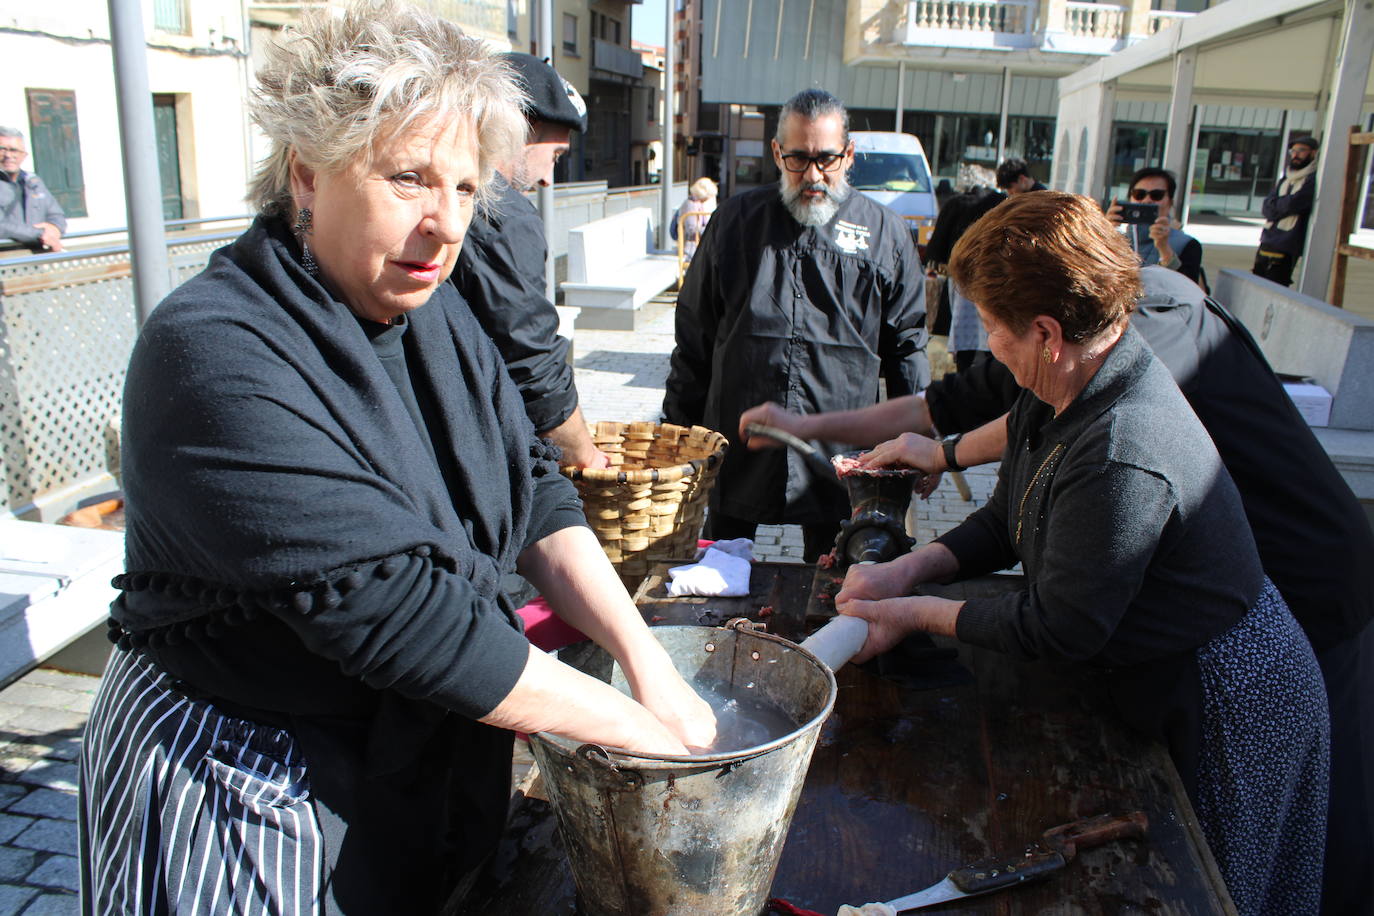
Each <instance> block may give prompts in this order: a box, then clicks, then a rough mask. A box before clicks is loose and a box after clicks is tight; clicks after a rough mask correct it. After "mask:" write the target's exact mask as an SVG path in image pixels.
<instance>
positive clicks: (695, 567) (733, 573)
mask: <svg viewBox="0 0 1374 916" xmlns="http://www.w3.org/2000/svg"><path fill="white" fill-rule="evenodd" d="M746 540H747V539H746ZM746 550H747V548H746ZM668 575H669V576H670V577H671V578H672V580H673V581H672V584H671V585H669V586H668V594H669V595H671V596H673V597H674V598H681V597H683V596H684V595H709V596H711V597H717V598H732V597H737V596H740V595H747V594H749V561H748V560H746V559H744V558H742V557H737V556H732V555H731V554H729V553H727V552H726V551H724V550H717V549H716V545H714V544H713V545H712V546H710V547H708V548H706V553H705V554H703V555H702V557H701V559H700V560H699V561H698V562H696V563H693V564H692V565H690V566H674V567H673V568H672V569H670V570H668Z"/></svg>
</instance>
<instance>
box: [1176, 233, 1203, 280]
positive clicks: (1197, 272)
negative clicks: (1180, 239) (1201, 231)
mask: <svg viewBox="0 0 1374 916" xmlns="http://www.w3.org/2000/svg"><path fill="white" fill-rule="evenodd" d="M1178 272H1179V273H1181V274H1183V276H1185V277H1187V278H1188V279H1189V280H1192V281H1193V282H1194V283H1196V282H1197V281H1198V277H1200V276H1202V243H1201V242H1199V241H1198V240H1197V239H1193V240H1192V241H1191V242H1189V243H1188V244H1187V245H1184V246H1183V250H1182V251H1180V252H1179V253H1178Z"/></svg>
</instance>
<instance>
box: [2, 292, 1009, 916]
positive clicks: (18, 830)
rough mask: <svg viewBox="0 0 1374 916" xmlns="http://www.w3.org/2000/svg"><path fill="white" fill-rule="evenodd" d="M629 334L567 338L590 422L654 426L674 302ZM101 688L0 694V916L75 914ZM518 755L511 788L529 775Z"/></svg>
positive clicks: (962, 506) (654, 309) (928, 514)
mask: <svg viewBox="0 0 1374 916" xmlns="http://www.w3.org/2000/svg"><path fill="white" fill-rule="evenodd" d="M638 324H639V328H638V329H637V330H635V331H584V330H579V331H578V332H577V333H576V334H575V336H574V358H575V361H576V370H577V387H578V391H579V393H580V395H581V399H582V409H583V413H584V414H585V415H586V417H587V419H588V420H589V421H592V422H595V421H597V420H617V421H622V422H625V421H632V420H657V419H658V417H659V411H660V409H661V407H662V405H663V383H664V380H665V379H666V378H667V375H668V359H669V356H670V355H671V353H672V350H673V309H672V305H671V301H664V300H655V301H653V302H651V303H649V304H647V305H646V306H645V308H644V312H643V316H642V319H641V320H640V321H639V322H638ZM965 478H966V479H967V481H968V483H969V487H970V489H971V491H972V492H973V495H974V499H973V501H972V502H963V501H962V500H960V499H959V496H958V494H957V493H956V492H955V489H954V487H953V485H952V484H951V483H950V482H949V481H948V480H946V481H945V482H943V483H942V484H941V485H940V489H939V490H937V491H936V493H935V495H934V496H932V497H931V498H930V499H929V500H927V501H925V502H922V503H920V504H919V506H918V507H917V510H916V511H917V515H916V519H917V528H918V533H917V538H918V540H921V541H924V540H929V539H930V538H932V537H934V536H936V535H937V534H939V533H941V532H943V531H945V530H948V529H949V528H951V527H953V526H954V525H956V524H958V523H959V522H960V521H962V520H963V518H964V517H965V516H966V515H967V514H968V513H969V512H970V511H971V510H972V509H973V508H974V507H976V506H978V505H981V504H982V503H983V502H984V501H985V500H986V499H987V497H988V495H989V494H990V493H991V491H992V486H993V484H994V483H995V472H993V471H992V470H990V469H977V470H973V471H969V472H968V473H967V474H966V475H965ZM756 540H757V543H756V549H755V553H756V555H757V556H758V558H759V559H760V560H768V561H777V562H795V563H800V562H801V552H802V540H801V529H800V528H797V527H796V526H792V525H765V526H762V527H761V528H760V529H759V533H758V537H757V539H756ZM97 683H98V680H97V679H96V678H93V677H87V676H84V675H77V674H68V673H64V672H59V671H54V670H51V669H45V668H44V669H38V670H36V671H33V672H31V673H30V674H28V675H26V676H25V677H23V678H21V679H20V680H19V681H17V682H16V683H14V684H12V685H11V686H9V687H7V688H5V689H4V690H3V691H0V916H17V914H23V916H67V914H74V913H77V912H78V906H77V897H76V891H77V884H78V877H77V860H76V757H77V752H78V749H79V747H80V742H81V728H82V726H83V725H84V724H85V721H86V714H87V712H88V711H89V710H90V706H91V702H92V700H93V699H94V697H95V691H96V686H97ZM527 761H528V753H527V752H526V753H519V752H517V759H516V767H515V769H516V773H515V775H516V779H517V780H518V779H519V778H520V776H522V775H523V774H524V772H525V770H526V769H527V768H528V762H527Z"/></svg>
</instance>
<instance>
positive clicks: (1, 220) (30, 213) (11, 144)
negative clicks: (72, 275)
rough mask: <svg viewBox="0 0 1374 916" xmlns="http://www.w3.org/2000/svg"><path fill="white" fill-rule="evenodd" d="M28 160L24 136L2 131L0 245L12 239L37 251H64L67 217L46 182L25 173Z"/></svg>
mask: <svg viewBox="0 0 1374 916" xmlns="http://www.w3.org/2000/svg"><path fill="white" fill-rule="evenodd" d="M27 158H29V149H28V146H27V145H25V143H24V135H23V134H22V133H21V132H19V131H18V130H15V129H14V128H13V127H0V241H3V240H4V239H11V240H13V241H15V242H17V243H19V244H20V245H24V246H26V247H28V248H32V249H33V250H34V251H62V250H63V248H62V234H63V233H64V232H66V231H67V217H66V215H65V214H64V213H63V212H62V205H61V204H59V203H58V202H57V200H56V199H55V198H54V197H53V196H52V192H51V191H49V190H48V186H47V185H45V184H44V183H43V179H41V178H39V177H38V176H37V175H35V174H33V173H32V172H26V171H24V169H23V168H22V166H23V165H24V160H25V159H27Z"/></svg>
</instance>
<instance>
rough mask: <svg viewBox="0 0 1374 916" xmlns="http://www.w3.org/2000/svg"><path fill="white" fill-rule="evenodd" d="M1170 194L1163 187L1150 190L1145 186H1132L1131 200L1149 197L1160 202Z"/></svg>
mask: <svg viewBox="0 0 1374 916" xmlns="http://www.w3.org/2000/svg"><path fill="white" fill-rule="evenodd" d="M1168 196H1169V192H1168V191H1166V190H1164V189H1163V188H1151V189H1150V190H1148V191H1147V190H1145V189H1144V188H1131V200H1144V199H1145V198H1147V197H1148V198H1150V200H1153V201H1156V202H1158V201H1161V200H1163V199H1164V198H1165V197H1168Z"/></svg>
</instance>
